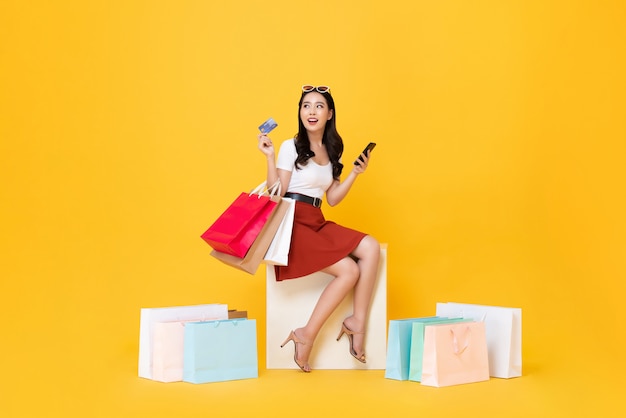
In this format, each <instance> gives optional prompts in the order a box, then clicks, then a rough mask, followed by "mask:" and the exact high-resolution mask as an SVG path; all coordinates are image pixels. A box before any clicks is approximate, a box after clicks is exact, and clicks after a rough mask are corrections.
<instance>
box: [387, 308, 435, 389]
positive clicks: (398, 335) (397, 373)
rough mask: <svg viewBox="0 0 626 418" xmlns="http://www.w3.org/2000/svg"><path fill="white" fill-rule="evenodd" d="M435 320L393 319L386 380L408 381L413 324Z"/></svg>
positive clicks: (390, 328) (390, 323) (388, 339)
mask: <svg viewBox="0 0 626 418" xmlns="http://www.w3.org/2000/svg"><path fill="white" fill-rule="evenodd" d="M433 319H436V317H424V318H407V319H391V320H390V321H389V331H388V334H387V359H386V366H385V378H387V379H395V380H408V378H409V355H410V353H411V332H412V330H413V323H414V322H424V321H431V320H433Z"/></svg>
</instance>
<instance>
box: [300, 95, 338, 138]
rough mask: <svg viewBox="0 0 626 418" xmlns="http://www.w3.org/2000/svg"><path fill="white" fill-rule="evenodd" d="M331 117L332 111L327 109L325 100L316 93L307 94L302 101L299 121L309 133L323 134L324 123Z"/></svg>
mask: <svg viewBox="0 0 626 418" xmlns="http://www.w3.org/2000/svg"><path fill="white" fill-rule="evenodd" d="M332 117H333V111H332V110H331V109H329V108H328V103H326V98H324V96H322V95H321V94H320V93H318V92H316V91H312V92H311V93H307V94H306V95H305V96H304V98H303V99H302V106H301V107H300V120H302V124H303V125H304V127H305V129H306V130H307V132H309V133H315V132H321V133H324V128H325V127H326V122H327V121H329V120H330V119H331V118H332Z"/></svg>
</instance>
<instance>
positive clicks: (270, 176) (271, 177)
mask: <svg viewBox="0 0 626 418" xmlns="http://www.w3.org/2000/svg"><path fill="white" fill-rule="evenodd" d="M258 140H259V145H258V147H259V150H261V152H262V153H263V154H264V155H265V158H266V159H267V178H266V182H267V187H271V186H272V185H274V184H275V183H276V182H277V181H278V180H280V187H281V194H282V195H284V194H285V193H287V187H288V186H289V181H290V180H291V171H286V170H281V169H278V168H276V154H275V152H274V144H273V143H272V140H271V139H270V138H269V137H268V136H267V135H259V136H258Z"/></svg>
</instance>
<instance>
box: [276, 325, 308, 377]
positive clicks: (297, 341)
mask: <svg viewBox="0 0 626 418" xmlns="http://www.w3.org/2000/svg"><path fill="white" fill-rule="evenodd" d="M289 341H293V347H294V353H293V361H294V362H295V363H296V364H297V365H298V367H300V370H302V371H303V372H305V373H310V372H311V369H308V370H307V369H306V368H305V367H304V366H303V365H301V364H300V363H298V344H302V345H306V343H305V342H304V341H301V340H300V339H299V338H298V336H297V335H296V333H295V332H293V331H291V332H290V333H289V336H288V337H287V339H286V340H285V342H284V343H282V344H281V345H280V348H283V347H284V346H285V345H286V344H287V343H288V342H289ZM307 366H308V364H307Z"/></svg>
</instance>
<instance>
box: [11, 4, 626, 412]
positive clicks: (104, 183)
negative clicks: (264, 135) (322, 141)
mask: <svg viewBox="0 0 626 418" xmlns="http://www.w3.org/2000/svg"><path fill="white" fill-rule="evenodd" d="M625 17H626V5H625V3H624V2H623V1H610V0H600V1H593V2H591V1H586V2H585V1H556V0H555V1H546V0H537V1H499V0H494V1H486V0H477V1H465V0H444V1H427V0H416V1H408V0H405V1H398V0H391V1H385V2H374V1H367V0H360V1H352V0H350V1H337V0H334V1H330V0H320V1H317V2H296V1H286V0H280V1H271V0H270V1H245V0H244V1H241V2H228V1H221V2H217V1H179V2H174V1H171V2H167V1H148V0H146V1H57V2H47V1H29V2H24V1H17V0H15V1H13V0H3V1H2V2H0V138H1V148H0V173H1V175H2V184H1V188H0V199H1V209H0V210H1V212H0V216H1V222H2V226H1V228H2V243H1V244H0V245H1V246H0V257H1V267H0V268H1V270H0V272H1V273H0V274H1V284H0V294H1V300H0V301H1V308H0V309H1V310H2V319H3V321H2V322H3V327H2V339H1V341H2V344H1V348H0V350H1V356H0V358H1V360H0V415H1V416H2V417H11V418H12V417H29V416H37V417H43V416H65V417H68V416H81V417H126V416H154V417H156V416H178V417H184V416H200V415H205V416H215V415H216V414H220V416H232V417H236V416H253V415H257V414H258V413H259V412H263V413H267V414H269V413H272V414H282V415H287V416H289V415H291V416H293V415H295V416H313V415H319V414H320V413H321V412H325V413H330V414H331V415H332V416H335V415H343V416H364V415H365V416H373V415H374V414H384V413H387V414H392V416H398V415H400V414H410V415H411V416H413V415H414V416H419V415H423V414H424V415H425V414H428V415H433V414H438V415H439V414H441V415H446V414H450V415H454V416H460V415H461V414H463V416H468V415H469V416H479V415H480V416H500V415H508V416H571V415H572V414H573V413H574V412H576V413H580V414H581V415H582V416H622V415H623V413H624V407H623V406H622V404H621V402H619V399H618V398H621V397H622V396H623V395H621V394H618V393H621V391H619V392H618V388H619V387H623V375H624V372H626V365H625V361H624V355H623V352H624V346H625V344H626V337H625V331H626V327H624V315H623V314H624V309H623V306H624V303H623V301H624V296H626V292H625V290H626V289H625V285H624V279H625V276H626V264H625V262H624V259H625V258H626V257H625V256H626V243H625V242H626V240H625V238H624V236H625V234H626V222H625V221H624V212H625V209H626V199H625V196H624V181H625V180H626V171H625V169H624V156H625V151H626V141H625V139H626V122H625V117H624V116H625V110H626V107H625V105H624V97H625V96H626V83H625V81H624V80H625V77H624V74H626V65H625V56H624V41H625V40H626V39H625V37H626V36H625V35H626V29H625V28H626V26H625V25H624V21H625ZM304 83H313V84H328V85H330V86H331V88H332V91H333V93H334V97H335V99H336V102H337V123H338V127H339V131H340V133H341V134H342V135H343V137H344V141H345V160H346V161H347V162H349V161H350V160H351V159H352V158H353V157H354V156H356V155H357V154H358V153H359V152H360V151H361V149H362V148H363V147H364V146H365V144H366V143H367V142H369V141H372V140H373V141H376V142H378V147H377V148H376V150H375V152H374V153H373V158H372V161H371V165H370V168H369V169H368V171H367V173H366V174H364V175H362V176H361V177H360V178H359V180H358V182H357V183H356V185H355V186H354V188H353V190H352V192H351V194H350V195H349V196H348V198H347V199H346V200H345V201H344V202H343V203H342V204H341V205H340V206H338V207H335V208H328V207H325V213H326V215H327V217H328V218H331V219H334V220H336V221H338V222H340V223H343V224H346V225H348V226H352V227H355V228H357V229H362V230H365V231H368V232H370V233H371V234H372V235H374V236H376V237H377V238H378V239H379V240H380V241H381V242H384V243H388V245H389V248H388V254H389V266H388V318H389V319H394V318H403V317H410V316H426V315H432V314H433V313H434V309H435V303H436V302H438V301H459V302H469V303H482V304H492V305H504V306H516V307H521V308H522V309H523V320H524V323H523V329H524V337H523V339H524V340H523V341H524V345H523V350H524V351H523V352H524V377H522V378H520V379H514V380H506V381H505V380H499V379H492V380H491V381H490V382H488V383H480V384H474V385H464V386H458V387H453V388H444V389H433V388H426V387H422V386H420V385H419V384H416V383H412V382H397V381H391V380H388V379H384V377H383V372H382V371H372V372H355V371H319V370H318V371H314V373H312V374H310V375H304V374H302V373H297V372H295V371H277V370H265V361H264V359H265V348H264V347H265V322H264V320H265V298H264V292H265V282H264V281H265V274H264V271H263V269H260V270H259V272H258V273H257V274H256V275H255V276H249V275H247V274H245V273H242V272H238V271H236V270H235V269H232V268H229V267H227V266H225V265H222V264H221V263H219V262H218V261H217V260H215V259H213V258H211V257H210V256H209V252H210V248H209V247H208V246H207V244H206V243H204V242H203V241H202V240H201V239H200V238H199V236H200V234H201V233H202V232H204V230H205V229H206V228H207V227H208V226H209V225H210V223H212V221H213V220H214V219H215V218H216V217H217V216H218V215H219V214H220V213H221V212H222V211H223V209H224V208H225V207H226V206H227V205H228V204H229V203H230V201H232V199H234V197H235V196H236V195H237V194H238V193H239V192H241V191H244V190H249V189H250V188H252V187H254V186H256V185H257V184H258V183H259V182H261V181H262V180H263V177H264V175H265V172H264V170H265V167H264V159H263V157H262V155H261V154H260V153H259V151H258V150H257V149H256V133H257V126H258V125H259V124H260V123H261V122H262V121H264V120H265V119H267V118H268V117H270V116H272V117H274V118H275V119H276V120H277V121H278V123H279V127H278V128H277V129H276V131H275V132H273V133H272V137H273V139H274V140H275V141H276V142H281V141H282V140H284V139H287V138H289V137H291V136H292V135H293V134H294V133H295V131H296V129H297V119H296V117H297V100H298V98H299V88H300V86H301V85H302V84H304ZM209 302H221V303H228V304H229V306H230V307H233V308H238V309H246V310H248V312H249V314H250V316H251V317H253V318H256V319H257V321H258V335H259V338H258V345H259V361H260V378H259V379H252V380H245V381H238V382H225V383H219V384H210V385H199V386H194V385H191V384H184V383H176V384H161V383H157V382H151V381H147V380H143V379H139V378H137V377H136V364H137V350H138V331H139V330H138V325H139V309H140V308H142V307H157V306H172V305H188V304H197V303H209ZM296 325H298V324H294V326H296ZM333 325H335V324H333ZM278 343H279V342H277V344H278ZM344 343H345V342H344ZM347 354H348V353H347V352H346V355H347ZM507 411H508V412H507Z"/></svg>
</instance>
